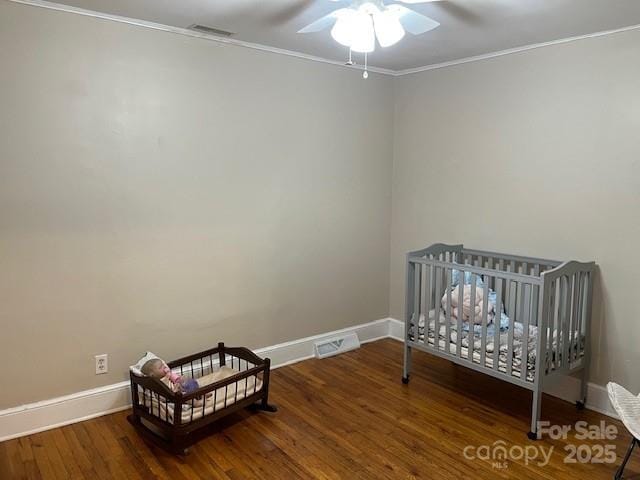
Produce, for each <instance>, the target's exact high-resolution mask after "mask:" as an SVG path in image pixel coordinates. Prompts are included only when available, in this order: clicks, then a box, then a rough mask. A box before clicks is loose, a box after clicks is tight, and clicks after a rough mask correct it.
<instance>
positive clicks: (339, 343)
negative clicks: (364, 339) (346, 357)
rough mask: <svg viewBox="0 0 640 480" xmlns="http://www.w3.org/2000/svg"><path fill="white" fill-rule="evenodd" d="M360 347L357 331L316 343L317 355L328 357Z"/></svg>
mask: <svg viewBox="0 0 640 480" xmlns="http://www.w3.org/2000/svg"><path fill="white" fill-rule="evenodd" d="M356 348H360V340H359V339H358V335H357V334H355V333H349V334H347V335H342V336H340V337H332V338H325V339H322V340H319V341H317V342H316V343H315V351H316V357H318V358H326V357H331V356H333V355H338V354H339V353H344V352H348V351H350V350H355V349H356Z"/></svg>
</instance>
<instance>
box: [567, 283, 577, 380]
mask: <svg viewBox="0 0 640 480" xmlns="http://www.w3.org/2000/svg"><path fill="white" fill-rule="evenodd" d="M572 277H573V300H572V308H571V324H570V330H569V357H568V358H569V368H571V364H572V363H573V362H574V359H575V356H574V353H575V349H574V346H575V343H576V335H577V333H576V328H577V324H578V314H579V312H580V305H579V302H580V272H576V273H574V274H573V275H572Z"/></svg>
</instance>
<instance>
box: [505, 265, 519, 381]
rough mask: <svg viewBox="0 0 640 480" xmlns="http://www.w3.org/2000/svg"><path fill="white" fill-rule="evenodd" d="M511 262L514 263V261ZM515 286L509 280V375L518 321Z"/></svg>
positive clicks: (511, 372)
mask: <svg viewBox="0 0 640 480" xmlns="http://www.w3.org/2000/svg"><path fill="white" fill-rule="evenodd" d="M511 263H512V264H513V263H514V262H511ZM513 286H514V282H513V281H512V280H507V294H508V296H509V310H508V312H507V315H509V317H510V319H511V322H510V325H509V330H508V333H507V372H506V373H507V375H513V331H514V329H515V323H516V321H517V318H516V308H515V307H516V305H515V301H516V294H514V293H513V292H512V290H513Z"/></svg>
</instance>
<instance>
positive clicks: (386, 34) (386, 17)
mask: <svg viewBox="0 0 640 480" xmlns="http://www.w3.org/2000/svg"><path fill="white" fill-rule="evenodd" d="M373 22H374V24H375V30H376V37H378V43H379V44H380V46H381V47H390V46H391V45H395V44H396V43H398V42H399V41H400V40H402V38H403V37H404V34H405V32H404V28H402V25H401V24H400V20H398V17H397V16H396V15H395V14H394V13H392V12H390V11H384V12H381V13H378V14H377V15H374V16H373Z"/></svg>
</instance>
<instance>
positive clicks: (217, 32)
mask: <svg viewBox="0 0 640 480" xmlns="http://www.w3.org/2000/svg"><path fill="white" fill-rule="evenodd" d="M189 30H195V31H196V32H201V33H208V34H209V35H215V36H216V37H230V36H232V35H235V33H232V32H225V31H224V30H220V29H218V28H213V27H207V26H206V25H199V24H197V23H194V24H193V25H191V26H189Z"/></svg>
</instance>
